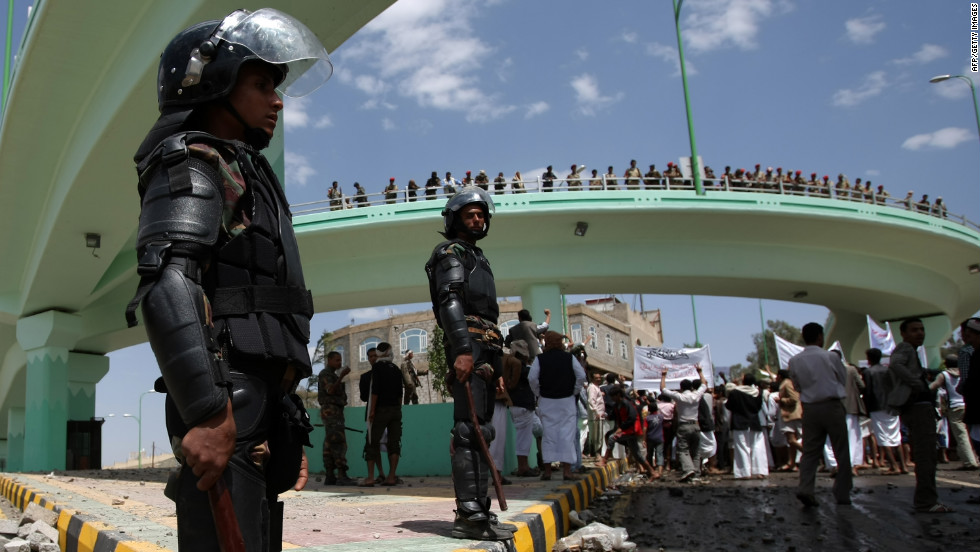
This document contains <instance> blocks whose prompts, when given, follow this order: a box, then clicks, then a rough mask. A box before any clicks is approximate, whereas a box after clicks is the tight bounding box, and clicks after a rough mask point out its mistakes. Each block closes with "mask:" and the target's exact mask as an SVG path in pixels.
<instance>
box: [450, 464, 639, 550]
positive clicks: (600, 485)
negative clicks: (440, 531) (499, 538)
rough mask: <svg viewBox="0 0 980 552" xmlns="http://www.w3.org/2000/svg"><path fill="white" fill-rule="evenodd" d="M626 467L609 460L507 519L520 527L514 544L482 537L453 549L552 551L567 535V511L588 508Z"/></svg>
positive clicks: (515, 535)
mask: <svg viewBox="0 0 980 552" xmlns="http://www.w3.org/2000/svg"><path fill="white" fill-rule="evenodd" d="M625 468H626V461H625V460H616V461H612V462H609V463H608V464H606V467H605V468H595V469H592V470H590V471H589V473H588V474H586V475H585V477H583V478H582V479H580V480H578V481H575V482H572V483H569V484H567V485H561V486H559V487H557V488H556V489H555V492H553V493H551V494H548V495H545V497H544V498H545V499H546V500H545V502H541V503H539V504H535V505H533V506H530V507H528V508H526V509H525V510H524V511H523V512H521V513H520V514H517V515H516V516H513V517H511V518H510V519H507V520H506V521H507V522H508V523H513V524H514V525H517V527H518V530H517V533H515V534H514V540H513V545H509V543H508V544H505V543H501V542H494V541H483V542H478V543H474V544H473V545H471V546H470V547H468V548H457V549H455V550H454V551H453V552H477V551H478V552H486V551H494V552H497V551H501V552H550V550H551V549H552V547H553V546H554V545H555V543H556V542H558V539H560V538H562V537H565V536H568V533H569V528H570V526H569V523H568V513H569V512H570V511H572V510H575V511H579V510H583V509H585V508H588V507H589V504H591V503H592V500H593V499H595V497H596V496H598V495H599V493H601V492H602V491H603V490H604V489H605V488H606V487H608V486H609V484H610V482H612V481H613V480H614V479H615V478H616V477H617V476H618V475H619V474H620V473H622V471H623V470H624V469H625Z"/></svg>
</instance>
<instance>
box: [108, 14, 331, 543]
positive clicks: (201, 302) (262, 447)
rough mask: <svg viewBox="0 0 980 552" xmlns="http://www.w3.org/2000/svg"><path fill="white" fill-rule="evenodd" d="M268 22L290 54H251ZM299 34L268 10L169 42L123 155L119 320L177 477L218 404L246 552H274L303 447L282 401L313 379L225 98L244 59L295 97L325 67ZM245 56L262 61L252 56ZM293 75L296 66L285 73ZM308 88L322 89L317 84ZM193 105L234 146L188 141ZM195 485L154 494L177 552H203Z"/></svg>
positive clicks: (259, 174)
mask: <svg viewBox="0 0 980 552" xmlns="http://www.w3.org/2000/svg"><path fill="white" fill-rule="evenodd" d="M269 21H275V22H276V30H277V32H278V33H279V35H280V36H281V37H284V38H292V39H293V40H285V39H284V40H280V41H278V42H276V43H275V44H272V45H270V44H269V43H267V42H263V40H262V37H264V36H265V33H264V30H263V29H264V28H265V26H266V25H268V22H269ZM239 31H240V33H239V34H235V33H238V32H239ZM232 35H233V36H236V40H238V41H239V42H236V44H235V47H234V48H228V47H226V46H225V45H224V40H225V39H224V37H227V36H232ZM313 36H314V35H313V34H312V32H311V31H309V29H307V28H306V27H305V26H303V25H302V23H299V22H298V21H296V20H295V19H293V18H291V17H290V16H288V15H287V14H283V13H282V12H279V11H277V10H273V9H268V8H266V9H263V10H258V11H256V12H247V11H244V10H239V11H236V12H234V13H232V14H230V15H229V16H228V17H226V18H225V20H223V21H206V22H203V23H198V24H196V25H194V26H192V27H189V28H188V29H185V30H184V31H182V32H181V33H179V34H178V35H177V36H176V37H175V38H174V39H173V40H172V41H171V42H170V44H168V46H167V48H166V49H165V50H164V52H163V55H162V56H161V61H160V70H159V73H158V83H157V84H158V106H159V108H160V112H161V116H160V118H159V119H158V120H157V122H156V124H154V126H153V127H152V128H151V130H150V132H149V133H148V134H147V136H146V138H145V139H144V141H143V143H142V145H141V146H140V147H139V150H138V151H137V153H136V155H135V157H134V159H135V161H136V163H137V172H138V175H139V193H140V199H141V212H140V221H139V230H138V232H137V237H136V247H137V256H138V259H139V261H138V262H139V264H138V267H137V272H138V273H139V275H140V277H141V279H140V284H139V288H138V289H137V291H136V296H135V297H134V298H133V300H132V301H131V302H130V305H129V307H128V308H127V311H126V317H127V321H128V322H129V324H130V326H133V325H135V324H136V313H135V311H136V308H137V307H138V306H139V305H142V311H143V322H144V324H145V326H146V333H147V337H148V338H149V341H150V345H151V346H152V348H153V352H154V355H155V356H156V359H157V362H158V364H159V366H160V372H161V374H162V377H161V378H160V379H159V380H158V381H157V384H156V389H157V390H158V391H165V392H166V393H167V402H166V411H167V430H168V432H169V433H170V436H171V441H172V443H173V444H174V453H175V455H176V456H177V458H178V459H179V460H180V461H181V462H182V463H184V462H185V460H184V455H183V453H182V451H181V447H180V444H181V439H183V438H184V437H185V436H186V435H187V433H188V431H190V430H191V429H192V428H194V427H196V426H198V425H200V424H201V423H202V422H204V421H206V420H208V419H210V418H212V417H214V416H216V415H218V414H220V413H221V412H223V411H224V410H225V409H226V408H227V405H228V403H229V399H230V402H231V408H232V415H233V418H234V422H235V426H236V431H237V435H236V440H235V448H234V452H233V454H232V456H231V458H230V459H229V462H228V466H227V468H226V469H225V470H224V472H223V474H222V476H221V477H222V479H223V481H224V482H225V484H226V485H227V487H228V489H229V491H230V493H231V499H232V503H233V508H234V514H235V517H237V519H238V525H239V528H240V530H241V533H242V536H243V539H244V542H245V545H246V549H247V550H248V551H249V552H252V551H265V550H279V549H280V547H281V543H282V503H281V502H278V501H277V495H278V494H279V493H280V492H283V491H285V490H286V489H289V488H291V487H292V486H293V485H294V484H295V483H296V481H297V478H298V475H299V468H300V464H301V460H302V456H303V450H302V447H303V446H304V445H305V446H311V444H310V442H309V432H310V431H312V429H313V428H312V425H311V424H310V422H309V415H308V414H307V412H306V409H305V408H304V406H303V405H302V402H301V401H300V400H299V397H297V396H296V395H295V394H293V390H294V389H295V387H296V384H297V383H298V382H299V381H300V380H302V379H306V378H307V377H309V376H310V375H311V374H312V367H311V365H310V356H309V352H308V350H307V344H308V343H309V337H310V318H311V317H312V315H313V301H312V297H311V294H310V292H309V290H307V289H306V285H305V282H304V280H303V271H302V266H301V264H300V258H299V248H298V246H297V244H296V237H295V235H294V234H293V227H292V221H291V215H290V213H289V205H288V202H287V201H286V196H285V193H284V192H283V189H282V186H281V185H280V183H279V181H278V179H277V178H276V176H275V173H273V171H272V168H271V167H270V166H269V163H268V161H267V160H266V159H265V157H263V156H262V155H261V154H260V153H258V150H259V149H261V148H263V147H265V146H267V145H268V142H269V138H270V136H269V134H268V132H267V131H265V130H263V129H259V128H254V127H249V126H248V125H247V124H246V123H245V122H244V119H242V117H241V115H240V114H239V113H238V112H237V111H236V109H235V107H234V106H233V104H232V102H231V101H229V100H227V96H228V95H229V94H230V93H231V91H232V90H233V89H234V87H235V85H236V82H237V76H238V72H239V68H240V67H241V66H242V64H244V63H246V62H256V61H258V60H261V61H262V62H265V63H267V64H269V65H268V67H269V68H270V69H275V70H277V71H270V74H273V73H276V74H278V77H279V79H278V82H276V83H275V84H276V86H277V87H280V90H281V91H282V92H283V94H286V95H293V94H291V92H294V93H296V94H298V93H299V88H290V87H291V86H292V83H295V82H297V81H296V79H298V78H299V76H301V75H303V74H304V72H305V71H306V69H308V68H310V67H313V66H317V67H320V68H321V69H322V68H324V67H325V66H326V65H328V64H329V59H328V57H327V53H326V50H324V49H323V46H322V45H321V44H319V42H318V41H316V40H315V38H314V39H309V38H308V37H313ZM259 46H261V47H262V48H263V49H262V50H261V51H262V52H263V55H264V56H265V57H261V58H260V57H259V56H258V55H257V54H255V51H254V50H253V49H252V48H253V47H256V48H257V47H259ZM293 62H296V63H297V64H299V67H296V68H294V69H293V70H292V72H291V73H290V65H289V64H290V63H293ZM303 64H305V65H303ZM287 75H289V76H290V77H291V80H289V81H287V80H286V78H287ZM318 75H319V76H320V77H321V78H322V80H319V83H320V84H322V81H324V80H326V78H327V77H328V76H329V71H321V72H319V73H318ZM314 80H317V79H314ZM309 83H312V81H307V83H306V84H309ZM313 84H316V83H313ZM280 85H281V86H280ZM313 88H315V86H313ZM308 91H310V90H307V92H308ZM201 106H204V107H205V108H215V109H225V110H227V111H228V112H229V113H230V114H232V115H233V116H235V117H236V119H237V120H238V121H239V122H240V124H241V125H242V127H243V131H242V139H243V140H244V142H242V141H237V140H223V139H219V138H217V137H215V136H213V135H211V134H207V133H205V132H197V131H195V129H198V128H199V127H198V126H197V125H198V124H206V123H203V122H202V119H200V118H198V117H195V116H193V115H194V113H195V110H197V109H198V108H200V107H201ZM239 177H240V178H239ZM236 195H237V202H236V203H235V204H234V205H230V204H229V200H231V199H232V198H234V197H235V196H236ZM229 215H230V216H229ZM197 482H198V477H197V476H195V475H194V474H193V473H192V472H191V470H190V469H189V468H187V466H183V467H182V468H181V469H180V470H179V471H177V472H175V473H174V474H173V475H172V476H171V478H170V481H169V482H168V484H167V489H166V494H167V496H169V497H170V498H172V499H173V500H174V501H175V502H176V506H177V539H178V545H179V547H180V550H181V551H182V552H187V551H197V550H200V551H213V550H217V549H218V538H217V533H216V530H215V527H214V522H213V519H214V518H213V516H212V512H211V508H210V506H209V502H208V496H207V494H206V493H204V492H201V491H199V490H198V489H197V487H196V485H197Z"/></svg>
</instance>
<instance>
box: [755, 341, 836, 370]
mask: <svg viewBox="0 0 980 552" xmlns="http://www.w3.org/2000/svg"><path fill="white" fill-rule="evenodd" d="M773 337H775V338H776V356H778V357H779V369H780V370H789V359H791V358H793V357H795V356H796V355H798V354H800V353H802V352H803V347H800V346H799V345H797V344H795V343H790V342H789V341H786V340H785V339H783V338H781V337H779V336H778V335H776V334H773ZM827 350H828V351H835V350H836V351H840V353H841V356H842V357H844V358H845V359H846V358H847V357H846V356H845V355H844V349H843V347H841V345H840V341H835V342H834V343H833V345H831V346H830V347H828V348H827Z"/></svg>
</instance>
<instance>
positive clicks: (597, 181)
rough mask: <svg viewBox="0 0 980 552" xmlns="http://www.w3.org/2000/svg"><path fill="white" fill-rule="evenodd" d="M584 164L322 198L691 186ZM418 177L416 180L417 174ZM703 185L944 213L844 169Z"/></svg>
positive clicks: (732, 173)
mask: <svg viewBox="0 0 980 552" xmlns="http://www.w3.org/2000/svg"><path fill="white" fill-rule="evenodd" d="M585 169H586V166H585V165H577V164H573V165H571V166H570V167H569V170H568V173H567V174H566V175H565V176H564V177H561V176H559V175H558V174H556V173H555V172H554V169H553V166H551V165H549V166H548V167H547V169H546V170H545V172H544V173H542V174H541V175H540V176H533V177H530V178H525V177H524V176H523V175H522V174H521V173H520V171H517V172H515V173H514V175H513V176H512V177H509V178H508V177H506V176H505V175H504V173H503V172H502V171H501V172H498V173H497V176H495V177H493V178H492V179H491V177H490V176H489V175H488V174H487V172H486V171H485V170H480V171H478V172H477V174H476V175H474V174H473V171H466V173H465V176H464V177H463V178H462V179H457V178H456V177H454V176H453V173H452V172H451V171H447V172H446V173H445V176H444V177H440V176H439V173H438V172H437V171H432V174H431V176H430V177H429V178H428V179H427V180H426V181H425V182H424V183H422V184H421V185H420V184H419V183H418V182H417V181H416V180H415V179H410V180H409V181H408V183H407V184H406V185H404V186H400V185H399V183H398V181H397V180H396V179H395V178H394V177H392V178H389V180H388V185H387V186H385V187H384V189H383V190H382V191H381V192H376V193H368V192H367V191H366V190H365V189H364V187H363V186H362V185H361V184H360V183H359V182H355V183H354V185H353V188H354V190H353V192H352V193H347V192H344V190H343V188H342V187H341V186H340V185H339V183H338V182H337V181H334V182H333V183H332V185H331V186H330V188H328V190H327V199H328V200H329V202H330V209H331V210H341V209H353V208H357V207H368V206H371V205H381V204H392V203H396V202H411V201H420V200H430V199H436V198H445V197H448V196H450V195H452V194H453V193H455V192H456V190H458V189H459V188H460V187H462V186H479V187H481V188H483V189H484V190H487V191H488V192H491V193H493V194H498V195H499V194H506V193H511V194H522V193H527V192H529V191H531V192H534V191H537V192H552V191H588V190H591V191H598V190H693V189H694V188H695V186H694V182H693V179H692V177H691V173H690V169H689V167H685V168H684V170H682V168H681V166H680V165H678V164H675V163H673V162H668V163H667V165H666V167H665V169H664V171H662V172H661V171H660V170H658V169H657V167H656V165H655V164H651V165H649V169H648V170H647V171H646V172H644V171H643V170H642V169H640V168H639V167H638V166H637V162H636V160H631V161H630V163H629V167H628V168H627V169H626V170H625V171H624V172H623V173H622V174H621V175H620V174H618V173H617V172H616V171H615V170H614V167H613V166H611V165H610V166H608V168H607V169H606V172H605V173H602V174H600V172H599V170H598V169H591V171H590V172H589V173H588V174H587V173H586V170H585ZM420 181H421V180H420ZM702 182H703V186H704V187H705V189H706V190H724V191H736V192H753V193H778V194H783V195H798V196H810V197H823V198H835V199H840V200H846V201H856V202H863V203H870V204H875V205H890V206H893V207H898V208H902V209H907V210H909V211H915V212H919V213H925V214H931V215H934V216H937V217H941V218H946V216H947V210H946V204H945V203H944V202H943V198H942V197H937V198H936V199H935V200H934V201H931V202H930V200H929V196H928V194H922V195H921V197H919V198H918V199H916V197H915V193H914V192H913V191H911V190H910V191H909V192H908V193H907V194H906V195H905V197H903V198H898V197H893V196H892V195H891V194H890V193H889V192H888V191H887V190H885V187H884V185H881V184H879V185H877V186H874V185H873V184H872V182H871V181H870V180H867V181H862V179H861V178H855V179H854V181H853V182H852V181H851V180H850V179H849V178H848V177H847V176H846V175H845V174H843V173H839V174H838V175H837V177H836V179H834V180H832V179H831V177H830V176H829V175H823V176H822V177H818V173H816V172H811V173H810V175H809V178H807V177H806V176H805V175H804V174H803V171H801V170H787V171H784V170H783V168H782V167H776V168H775V169H774V168H773V167H771V166H770V167H765V168H763V167H762V166H761V165H760V164H756V165H755V167H754V169H743V168H736V169H734V170H733V169H732V168H731V167H730V166H726V167H725V169H724V171H723V172H722V173H721V174H720V175H719V174H716V173H715V171H714V169H712V168H711V167H710V166H705V167H704V170H703V178H702Z"/></svg>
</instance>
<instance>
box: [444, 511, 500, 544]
mask: <svg viewBox="0 0 980 552" xmlns="http://www.w3.org/2000/svg"><path fill="white" fill-rule="evenodd" d="M452 537H453V538H454V539H473V540H490V541H504V540H511V539H513V538H514V533H511V532H510V531H507V530H504V529H498V528H497V527H494V526H493V525H492V524H491V523H490V521H489V520H483V521H467V520H465V519H463V518H461V517H459V516H457V517H456V521H454V522H453V532H452Z"/></svg>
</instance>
